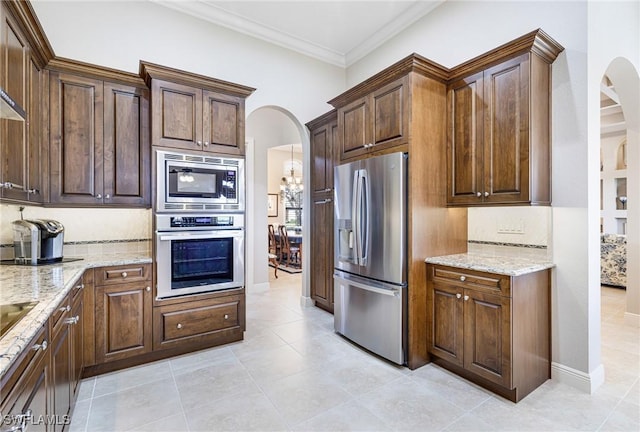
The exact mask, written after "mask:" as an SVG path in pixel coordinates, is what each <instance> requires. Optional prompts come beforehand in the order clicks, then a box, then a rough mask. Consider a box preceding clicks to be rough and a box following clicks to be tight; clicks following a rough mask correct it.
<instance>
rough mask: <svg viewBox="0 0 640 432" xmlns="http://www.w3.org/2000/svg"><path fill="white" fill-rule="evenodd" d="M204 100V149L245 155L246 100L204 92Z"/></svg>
mask: <svg viewBox="0 0 640 432" xmlns="http://www.w3.org/2000/svg"><path fill="white" fill-rule="evenodd" d="M202 100H203V104H202V128H203V132H202V136H203V140H204V142H203V143H202V147H203V149H204V150H205V151H207V152H212V153H227V154H233V155H244V99H243V98H240V97H235V96H228V95H224V94H221V93H214V92H210V91H206V90H204V91H203V92H202Z"/></svg>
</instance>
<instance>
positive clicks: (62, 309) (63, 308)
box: [60, 305, 71, 312]
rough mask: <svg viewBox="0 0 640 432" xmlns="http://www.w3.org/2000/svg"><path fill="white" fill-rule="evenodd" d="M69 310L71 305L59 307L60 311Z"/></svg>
mask: <svg viewBox="0 0 640 432" xmlns="http://www.w3.org/2000/svg"><path fill="white" fill-rule="evenodd" d="M70 310H71V306H69V305H66V306H62V307H61V308H60V312H69V311H70Z"/></svg>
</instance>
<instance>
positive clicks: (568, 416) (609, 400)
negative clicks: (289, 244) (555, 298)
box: [70, 272, 640, 432]
mask: <svg viewBox="0 0 640 432" xmlns="http://www.w3.org/2000/svg"><path fill="white" fill-rule="evenodd" d="M278 276H279V277H278V279H273V274H272V273H270V277H271V281H270V282H271V288H270V289H265V290H261V291H257V290H251V289H248V290H247V332H246V334H245V340H244V341H243V342H238V343H234V344H230V345H225V346H223V347H217V348H212V349H209V350H205V351H200V352H197V353H193V354H188V355H184V356H180V357H175V358H172V359H169V360H164V361H159V362H155V363H152V364H148V365H144V366H140V367H135V368H130V369H126V370H122V371H119V372H114V373H110V374H106V375H101V376H98V377H95V378H89V379H86V380H84V381H83V382H82V384H81V385H82V387H81V393H80V395H79V400H78V403H77V405H76V409H75V412H74V416H73V422H72V425H71V428H70V430H71V431H98V430H108V431H128V430H131V431H134V430H135V431H154V432H157V431H214V430H216V431H218V430H224V431H285V430H289V431H336V430H344V431H513V430H518V431H521V430H531V431H571V430H581V431H637V430H640V330H639V329H637V328H632V327H629V326H626V325H625V324H624V293H625V292H624V290H620V289H616V288H606V287H603V289H602V358H603V362H604V365H605V374H606V382H605V384H604V385H603V386H602V387H601V388H600V389H599V390H598V391H597V392H596V393H595V394H593V395H588V394H585V393H582V392H580V391H578V390H576V389H574V388H572V387H569V386H566V385H564V384H560V383H557V382H555V381H551V380H549V381H547V382H546V383H545V384H543V385H542V386H541V387H540V388H538V389H537V390H536V391H534V392H533V393H531V394H530V395H529V396H527V397H526V398H525V399H524V400H522V401H521V402H520V403H518V404H513V403H511V402H509V401H507V400H505V399H502V398H500V397H498V396H494V395H493V394H491V393H489V392H488V391H486V390H484V389H481V388H479V387H477V386H475V385H473V384H470V383H469V382H467V381H465V380H463V379H461V378H458V377H457V376H455V375H453V374H451V373H449V372H447V371H445V370H443V369H441V368H439V367H437V366H434V365H431V364H429V365H426V366H424V367H422V368H419V369H417V370H414V371H411V370H409V369H407V368H402V367H397V366H394V365H391V364H389V363H388V362H385V361H382V360H380V359H378V358H376V357H374V356H372V355H370V354H368V353H366V352H364V351H363V350H361V349H359V348H358V347H356V346H354V345H353V344H351V343H349V342H348V341H346V340H345V339H344V338H342V337H340V336H338V335H336V334H335V333H334V331H333V316H332V315H330V314H328V313H326V312H324V311H322V310H321V309H318V308H315V307H311V308H303V307H301V306H300V284H301V275H300V274H293V275H292V274H287V273H284V272H279V273H278Z"/></svg>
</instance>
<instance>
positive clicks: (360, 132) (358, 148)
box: [338, 96, 371, 160]
mask: <svg viewBox="0 0 640 432" xmlns="http://www.w3.org/2000/svg"><path fill="white" fill-rule="evenodd" d="M369 105H370V102H369V97H368V96H365V97H362V98H360V99H357V100H355V101H353V102H351V103H350V104H348V105H345V106H344V107H342V108H339V109H338V137H339V140H340V143H341V149H340V159H341V160H344V159H349V158H352V157H356V156H359V155H362V154H365V153H366V152H367V149H366V148H365V144H367V145H368V144H369V143H370V142H371V124H370V116H371V115H370V113H369Z"/></svg>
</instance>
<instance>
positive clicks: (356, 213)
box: [351, 170, 360, 265]
mask: <svg viewBox="0 0 640 432" xmlns="http://www.w3.org/2000/svg"><path fill="white" fill-rule="evenodd" d="M359 184H360V170H355V171H354V172H353V186H352V190H351V195H352V196H351V232H352V233H353V235H354V245H353V248H354V251H353V252H354V253H353V259H354V261H355V263H356V264H357V265H360V239H359V238H358V232H359V228H358V227H359V225H360V207H359V205H358V190H359V189H358V185H359Z"/></svg>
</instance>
